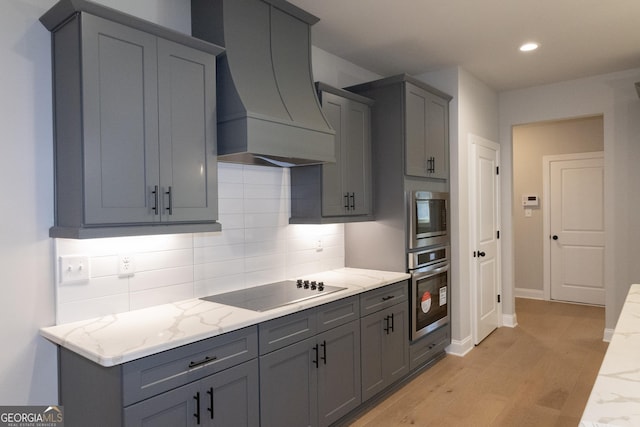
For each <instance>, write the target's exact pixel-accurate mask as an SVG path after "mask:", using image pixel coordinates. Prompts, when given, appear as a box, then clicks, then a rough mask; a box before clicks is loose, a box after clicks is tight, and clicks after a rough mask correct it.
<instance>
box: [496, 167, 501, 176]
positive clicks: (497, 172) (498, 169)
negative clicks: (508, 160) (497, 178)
mask: <svg viewBox="0 0 640 427" xmlns="http://www.w3.org/2000/svg"><path fill="white" fill-rule="evenodd" d="M496 175H500V166H496Z"/></svg>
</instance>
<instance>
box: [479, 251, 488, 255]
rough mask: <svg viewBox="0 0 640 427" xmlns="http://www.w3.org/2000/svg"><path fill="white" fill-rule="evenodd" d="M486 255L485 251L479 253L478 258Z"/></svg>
mask: <svg viewBox="0 0 640 427" xmlns="http://www.w3.org/2000/svg"><path fill="white" fill-rule="evenodd" d="M485 255H486V253H485V252H484V251H480V252H478V256H485Z"/></svg>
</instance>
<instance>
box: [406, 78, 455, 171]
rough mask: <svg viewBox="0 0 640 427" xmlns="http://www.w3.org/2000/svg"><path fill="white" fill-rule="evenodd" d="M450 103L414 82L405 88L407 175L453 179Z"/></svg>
mask: <svg viewBox="0 0 640 427" xmlns="http://www.w3.org/2000/svg"><path fill="white" fill-rule="evenodd" d="M448 108H449V104H448V102H447V101H446V100H444V99H442V98H440V97H438V96H436V95H434V94H431V93H429V92H427V91H426V90H424V89H421V88H418V87H416V86H414V85H412V84H410V83H407V84H406V87H405V172H406V174H407V175H413V176H421V177H429V178H441V179H447V178H448V177H449V129H448V128H449V111H448Z"/></svg>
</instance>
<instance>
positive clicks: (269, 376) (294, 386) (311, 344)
mask: <svg viewBox="0 0 640 427" xmlns="http://www.w3.org/2000/svg"><path fill="white" fill-rule="evenodd" d="M315 346H316V339H315V337H313V338H309V339H306V340H303V341H300V342H298V343H296V344H291V345H290V346H287V347H284V348H281V349H280V350H276V351H274V352H271V353H269V354H266V355H264V356H261V357H260V425H261V426H262V427H282V426H315V425H317V419H318V396H317V381H318V372H317V371H318V369H317V363H318V358H317V357H318V356H319V354H318V351H319V348H318V347H315ZM316 348H318V350H316Z"/></svg>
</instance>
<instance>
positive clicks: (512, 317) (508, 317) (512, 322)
mask: <svg viewBox="0 0 640 427" xmlns="http://www.w3.org/2000/svg"><path fill="white" fill-rule="evenodd" d="M502 326H506V327H508V328H515V327H516V326H518V316H517V315H516V314H515V313H514V314H503V315H502Z"/></svg>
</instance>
